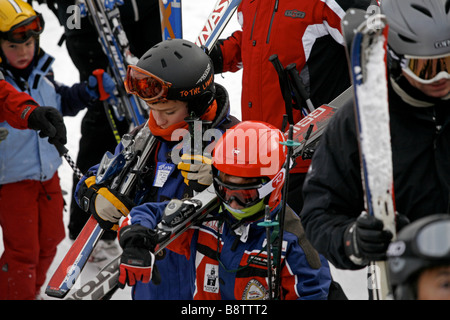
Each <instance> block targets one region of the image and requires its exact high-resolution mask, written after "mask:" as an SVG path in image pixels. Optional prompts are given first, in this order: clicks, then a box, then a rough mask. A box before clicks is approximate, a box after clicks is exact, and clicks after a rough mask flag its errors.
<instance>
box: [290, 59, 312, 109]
mask: <svg viewBox="0 0 450 320" xmlns="http://www.w3.org/2000/svg"><path fill="white" fill-rule="evenodd" d="M286 71H287V73H288V75H289V77H290V79H291V81H292V82H293V87H294V89H295V90H297V91H298V93H299V95H300V96H301V97H302V99H303V100H305V102H306V106H307V107H308V110H309V112H313V111H314V109H315V108H314V105H313V103H312V102H311V99H310V98H309V96H308V93H307V92H306V89H305V85H304V84H303V81H302V79H301V78H300V74H299V73H298V70H297V68H296V64H295V63H291V64H289V65H288V66H287V67H286Z"/></svg>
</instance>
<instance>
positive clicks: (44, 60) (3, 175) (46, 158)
mask: <svg viewBox="0 0 450 320" xmlns="http://www.w3.org/2000/svg"><path fill="white" fill-rule="evenodd" d="M53 61H54V58H53V57H51V56H50V55H48V54H44V55H43V56H42V57H41V58H40V59H39V60H38V63H37V65H36V66H35V67H34V68H33V70H32V71H31V74H30V76H29V77H28V79H26V81H25V80H23V83H22V85H25V87H26V90H25V92H27V93H28V94H29V95H31V96H32V97H33V99H34V100H35V101H36V102H37V103H38V104H39V105H41V106H51V107H55V108H56V109H58V110H59V111H60V112H61V113H63V110H62V103H61V101H62V96H61V94H59V93H58V92H57V91H59V92H61V93H62V94H64V95H67V96H70V98H74V99H75V100H77V101H70V104H72V105H77V107H76V108H74V109H73V110H72V111H74V110H75V109H77V111H76V112H78V111H79V110H80V109H81V108H84V107H85V106H86V104H85V101H84V102H83V101H81V100H84V99H81V100H80V94H81V92H83V94H86V95H87V93H86V91H85V89H84V84H83V85H78V86H77V87H76V88H75V90H72V88H69V87H66V86H61V87H58V88H57V86H55V84H54V83H53V82H52V81H50V80H49V79H48V77H46V75H47V74H48V73H49V72H50V70H51V66H52V64H53ZM3 73H4V76H5V80H6V81H8V82H9V83H11V84H12V85H13V86H14V87H15V88H16V89H17V90H19V91H22V89H20V87H19V85H18V83H16V81H15V80H14V78H13V77H12V74H11V73H10V72H9V71H3ZM74 91H77V93H76V94H74ZM70 98H68V99H67V100H70ZM89 99H90V98H86V101H89ZM68 102H69V101H68ZM82 102H83V103H82ZM81 104H83V106H81ZM76 112H75V111H74V112H69V113H67V112H64V113H66V114H70V115H74V114H75V113H76ZM64 113H63V114H64ZM0 127H4V128H7V129H8V131H9V134H8V137H7V138H6V139H5V140H4V141H2V143H0V185H2V184H6V183H13V182H18V181H22V180H28V179H29V180H38V181H46V180H49V179H51V178H52V177H53V175H54V174H55V172H56V171H57V170H58V167H59V166H60V165H61V163H62V160H61V157H60V156H59V154H58V151H57V150H56V148H55V146H54V145H52V144H50V143H49V142H48V138H40V137H39V134H38V132H37V131H35V130H31V129H26V130H18V129H14V128H12V127H11V126H10V125H9V124H8V123H7V122H0Z"/></svg>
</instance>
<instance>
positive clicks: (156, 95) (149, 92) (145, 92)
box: [124, 65, 172, 103]
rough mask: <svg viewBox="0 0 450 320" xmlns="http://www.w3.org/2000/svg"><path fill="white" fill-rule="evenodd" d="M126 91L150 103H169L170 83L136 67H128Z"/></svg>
mask: <svg viewBox="0 0 450 320" xmlns="http://www.w3.org/2000/svg"><path fill="white" fill-rule="evenodd" d="M124 84H125V89H126V90H127V92H128V93H131V94H134V95H137V96H138V97H139V98H141V99H142V100H144V101H146V102H148V103H156V102H159V101H167V95H168V93H169V88H170V87H171V86H172V84H171V83H170V82H167V81H164V80H163V79H161V78H159V77H157V76H155V75H154V74H152V73H150V72H148V71H145V70H144V69H141V68H139V67H136V66H132V65H130V66H128V69H127V76H126V78H125V82H124Z"/></svg>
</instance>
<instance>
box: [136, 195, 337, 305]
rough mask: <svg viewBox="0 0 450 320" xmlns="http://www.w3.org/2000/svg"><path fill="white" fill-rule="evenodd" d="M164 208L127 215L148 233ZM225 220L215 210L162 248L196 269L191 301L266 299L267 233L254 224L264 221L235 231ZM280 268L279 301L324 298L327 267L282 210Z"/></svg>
mask: <svg viewBox="0 0 450 320" xmlns="http://www.w3.org/2000/svg"><path fill="white" fill-rule="evenodd" d="M166 205H167V203H145V204H143V205H141V206H138V207H135V208H133V210H132V212H131V213H130V215H131V214H132V216H133V220H134V221H135V223H139V224H141V225H144V226H147V227H148V228H151V229H153V228H154V227H155V226H156V225H157V223H158V222H159V221H160V220H161V217H162V215H163V213H164V209H165V207H166ZM280 210H281V206H278V207H277V208H275V209H274V210H273V211H272V220H274V219H276V216H277V214H278V213H279V212H280ZM227 218H228V220H227ZM229 219H232V217H231V215H230V214H229V213H228V212H227V211H225V210H224V211H222V210H221V209H216V210H215V212H213V213H211V214H210V215H209V216H208V217H206V219H205V220H204V222H203V224H202V225H201V226H199V227H194V228H191V229H189V230H188V231H186V232H184V233H183V234H181V235H180V236H179V237H178V238H176V239H175V240H174V241H173V242H172V243H171V244H169V246H168V247H167V248H169V249H170V250H172V251H174V252H178V253H179V254H183V255H185V256H186V257H187V258H188V259H189V261H190V263H191V268H193V267H195V271H196V280H195V291H194V299H196V300H220V299H222V300H263V299H267V298H268V281H267V279H268V273H267V257H268V255H267V252H266V244H267V239H266V229H265V227H263V226H259V225H258V223H259V222H261V221H263V220H264V218H262V219H260V220H258V221H254V222H249V223H246V224H243V225H242V226H241V227H239V228H236V229H235V228H231V223H230V220H229ZM234 222H235V221H234ZM273 231H274V230H273V228H272V230H271V232H273ZM271 242H272V240H271ZM272 245H273V243H272ZM275 247H276V246H273V249H274V250H275ZM169 252H170V251H169ZM274 260H275V261H276V259H274ZM275 261H274V263H275ZM281 266H282V267H281V285H280V288H281V290H280V291H281V299H283V300H284V299H286V300H295V299H300V300H326V299H327V297H328V292H329V287H330V284H331V273H330V269H329V265H328V262H327V261H326V260H325V258H323V257H322V256H320V255H319V254H318V253H317V251H315V250H314V248H313V247H312V246H311V244H310V243H309V241H308V240H307V239H306V237H305V233H304V231H303V228H302V226H301V223H300V219H299V217H298V216H297V214H296V213H294V211H292V210H290V209H288V210H286V217H285V231H284V233H283V245H282V255H281ZM161 281H162V282H164V281H165V279H164V276H162V277H161Z"/></svg>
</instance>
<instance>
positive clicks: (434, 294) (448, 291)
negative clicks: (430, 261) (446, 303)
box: [417, 266, 450, 300]
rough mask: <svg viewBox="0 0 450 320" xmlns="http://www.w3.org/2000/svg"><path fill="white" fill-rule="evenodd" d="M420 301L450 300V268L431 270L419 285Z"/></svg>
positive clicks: (427, 271)
mask: <svg viewBox="0 0 450 320" xmlns="http://www.w3.org/2000/svg"><path fill="white" fill-rule="evenodd" d="M417 298H418V300H450V266H442V267H435V268H430V269H427V270H425V271H423V272H422V273H421V275H420V276H419V280H418V283H417Z"/></svg>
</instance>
